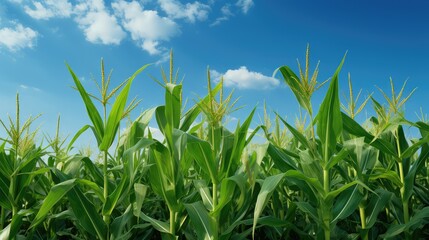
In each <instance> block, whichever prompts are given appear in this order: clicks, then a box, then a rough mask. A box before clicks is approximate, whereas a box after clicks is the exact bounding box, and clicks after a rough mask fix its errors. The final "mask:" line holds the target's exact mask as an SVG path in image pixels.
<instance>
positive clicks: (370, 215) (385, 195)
mask: <svg viewBox="0 0 429 240" xmlns="http://www.w3.org/2000/svg"><path fill="white" fill-rule="evenodd" d="M375 192H376V193H377V194H373V195H371V199H370V201H369V204H368V206H367V207H366V208H365V213H366V219H365V221H366V228H367V229H370V228H372V227H373V226H374V224H375V223H376V221H377V218H378V214H379V213H380V212H381V211H383V210H384V209H385V207H386V205H387V204H388V203H389V201H390V199H391V198H392V196H393V193H391V192H389V191H386V190H384V189H382V188H380V189H377V190H376V191H375Z"/></svg>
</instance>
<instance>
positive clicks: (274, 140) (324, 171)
mask: <svg viewBox="0 0 429 240" xmlns="http://www.w3.org/2000/svg"><path fill="white" fill-rule="evenodd" d="M343 62H344V59H343V60H342V61H341V62H340V64H339V66H338V68H337V69H336V71H335V72H334V74H333V76H332V78H331V80H330V83H329V87H328V89H327V92H326V94H325V97H324V99H323V101H322V103H321V105H320V107H319V110H318V112H317V113H315V112H313V111H314V109H313V104H314V103H313V102H312V95H313V93H314V92H315V91H316V90H317V89H318V87H320V85H321V84H318V83H317V76H318V72H319V68H318V65H317V66H316V69H315V71H314V73H313V74H312V75H310V73H309V70H310V69H309V68H310V67H309V63H310V60H309V47H307V52H306V61H305V66H304V67H301V65H300V63H299V62H298V71H299V72H298V74H295V73H294V72H293V70H292V69H291V68H289V67H288V66H282V67H280V68H279V69H278V70H276V72H277V71H280V73H281V76H282V77H283V80H284V81H285V83H286V84H287V85H288V86H289V87H290V88H291V90H292V93H293V94H294V95H295V97H296V98H297V100H298V104H299V105H300V112H299V116H298V117H297V118H296V121H295V124H291V123H290V122H289V121H287V120H285V119H287V118H283V117H281V116H280V115H279V114H277V113H276V114H275V118H274V119H273V120H271V119H270V116H269V115H270V114H269V112H268V110H267V109H268V107H267V106H266V105H264V113H263V114H264V117H263V121H262V123H261V125H259V126H256V127H255V128H254V129H253V130H251V128H252V126H253V125H252V124H254V123H253V122H254V115H255V114H257V111H256V109H253V110H251V111H250V113H249V115H247V117H246V118H245V119H243V121H239V122H238V123H237V125H236V127H235V128H233V129H230V128H227V127H226V125H227V124H226V123H225V121H226V118H227V116H228V115H229V114H230V113H231V112H233V111H234V110H236V109H237V108H236V107H235V105H236V103H237V100H233V97H232V93H233V91H231V92H230V93H229V94H225V89H224V87H223V79H222V78H221V80H220V81H219V83H217V84H216V85H214V86H212V81H211V79H210V71H209V70H208V71H207V86H208V87H207V90H208V91H207V94H206V96H204V97H201V98H199V99H197V100H196V101H195V104H193V105H192V106H190V107H186V106H184V104H183V101H182V99H183V93H182V88H183V81H181V82H178V72H175V71H174V68H173V52H171V55H170V69H169V72H165V71H164V70H162V71H161V77H162V81H158V80H157V79H156V78H154V77H153V79H155V81H157V82H158V83H159V84H160V85H161V87H162V90H163V91H164V96H165V98H164V103H163V104H161V105H159V106H156V107H153V108H150V109H146V110H143V111H142V112H141V113H140V115H138V117H137V118H136V119H134V120H132V119H131V118H130V117H129V113H130V112H131V111H132V110H134V109H135V108H136V106H137V104H138V103H139V101H137V100H136V99H134V100H131V101H130V103H129V104H128V105H127V101H128V95H129V92H130V89H131V84H132V82H133V81H134V79H135V77H136V76H137V75H138V74H139V73H140V72H141V71H143V70H144V69H145V68H146V67H147V65H145V66H143V67H142V68H140V69H139V70H137V71H136V72H135V73H134V74H133V75H132V76H131V77H130V78H129V79H127V80H125V81H124V82H121V83H119V84H118V85H117V87H115V88H113V90H111V91H109V86H110V82H111V76H112V74H111V73H110V74H109V75H107V76H106V75H105V73H104V62H103V61H102V62H101V82H96V85H97V88H98V89H99V91H100V95H95V94H90V93H88V92H87V91H86V89H85V88H84V86H83V85H82V83H81V82H80V81H79V79H78V78H77V77H76V75H75V73H74V72H73V70H72V69H71V68H70V67H69V66H68V65H67V68H68V70H69V72H70V74H71V76H72V79H73V82H74V85H75V87H74V89H75V90H77V92H78V93H79V95H80V97H81V99H82V100H83V103H84V106H85V108H86V112H87V115H88V117H89V119H90V124H88V125H85V126H83V127H82V128H81V129H80V130H79V131H77V132H76V133H75V134H74V135H72V137H70V138H68V137H65V138H64V137H62V135H61V133H60V117H58V120H57V126H56V131H55V135H54V136H48V135H46V136H45V138H44V139H45V140H46V141H45V140H43V141H42V143H41V144H40V145H38V142H37V138H36V136H37V135H36V133H37V130H36V131H33V130H32V123H33V122H34V121H35V119H37V118H38V116H37V117H35V118H33V117H30V118H29V119H28V120H27V121H26V122H24V123H23V124H22V123H21V119H20V105H19V96H18V95H17V110H16V112H17V113H16V118H15V119H12V118H11V117H9V118H8V120H9V124H6V123H5V122H3V121H2V120H1V121H0V123H1V124H2V126H3V127H4V128H5V130H6V136H5V137H2V136H0V139H1V141H2V143H1V144H0V163H1V164H0V238H1V239H91V238H96V239H124V240H125V239H221V240H226V239H249V238H251V237H253V239H379V238H383V239H412V238H415V239H426V238H428V236H429V231H428V230H427V228H426V226H427V224H428V221H429V197H428V196H429V181H428V179H429V177H428V176H429V171H428V167H429V161H428V159H429V144H428V142H429V125H428V123H427V121H426V120H427V119H426V117H425V115H424V114H423V113H422V114H421V115H422V117H421V119H420V121H417V122H412V121H409V120H408V119H407V118H406V117H405V116H406V115H405V110H404V105H405V103H406V101H408V100H409V99H410V96H411V95H412V93H413V92H414V90H412V91H411V93H410V94H409V95H406V96H405V95H404V94H405V91H404V87H405V84H404V86H403V87H402V88H401V89H400V90H399V92H398V93H397V92H396V91H395V88H394V85H393V81H391V91H392V93H391V96H388V94H386V93H385V92H383V91H381V94H382V96H383V97H384V99H383V100H384V102H383V101H380V100H378V99H376V98H375V97H374V95H373V94H370V95H369V96H368V97H366V98H365V99H363V100H361V101H359V99H360V98H359V97H360V95H361V91H359V92H358V93H357V96H355V95H354V92H353V89H352V81H351V78H350V75H349V79H348V83H349V94H348V97H347V99H346V102H345V103H344V104H342V103H341V102H340V98H339V86H340V83H341V81H340V79H339V73H340V70H341V68H342V65H343ZM324 83H325V82H323V83H322V85H323V84H324ZM404 96H405V97H404ZM94 100H95V101H94ZM96 101H97V102H99V107H96V104H95V102H96ZM359 102H360V103H359ZM368 103H372V105H373V108H374V113H375V115H374V116H371V117H369V118H368V119H367V120H366V122H365V123H364V124H360V123H359V122H358V120H357V119H359V118H357V117H356V116H357V114H359V113H361V112H363V111H364V110H365V109H366V107H367V105H368ZM341 109H342V110H343V111H344V112H341ZM301 110H302V112H301ZM126 117H128V121H127V123H126V126H125V127H121V125H122V123H123V122H125V121H124V120H123V119H124V118H126ZM152 120H154V121H152ZM153 123H155V124H156V125H157V128H158V129H159V131H160V132H161V134H162V138H161V139H159V138H155V137H154V134H153V131H154V129H153V128H152V127H149V126H150V124H153ZM408 128H410V129H412V131H414V132H418V133H417V134H413V136H412V137H409V136H407V129H408ZM119 129H124V130H123V131H119ZM87 130H91V131H92V133H93V134H94V137H95V140H96V143H97V149H95V150H94V149H91V151H73V149H74V148H75V144H76V143H77V140H78V139H79V137H80V136H81V134H82V133H84V132H85V131H87ZM259 130H263V134H264V135H265V138H266V139H267V142H266V143H263V144H259V143H256V142H253V141H252V139H253V137H254V136H255V135H256V134H257V132H258V131H259ZM97 151H98V152H97ZM91 152H92V153H94V152H97V153H99V156H100V157H98V158H97V157H96V158H92V156H91V155H93V154H90V153H91Z"/></svg>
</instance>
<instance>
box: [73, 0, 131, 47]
mask: <svg viewBox="0 0 429 240" xmlns="http://www.w3.org/2000/svg"><path fill="white" fill-rule="evenodd" d="M75 11H76V13H77V17H76V18H75V21H76V22H77V23H78V24H79V28H81V29H82V30H83V32H84V33H85V37H86V39H87V40H88V41H89V42H92V43H102V44H116V45H117V44H119V43H121V41H122V40H123V39H124V38H125V37H126V33H125V32H124V31H123V30H122V27H121V26H120V25H119V24H118V21H117V19H116V17H115V16H114V15H111V14H109V12H108V11H107V10H106V8H105V6H104V2H103V1H102V0H92V1H87V2H82V3H80V4H78V5H76V8H75Z"/></svg>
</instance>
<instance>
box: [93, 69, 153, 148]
mask: <svg viewBox="0 0 429 240" xmlns="http://www.w3.org/2000/svg"><path fill="white" fill-rule="evenodd" d="M148 66H149V64H147V65H144V66H143V67H141V68H140V69H139V70H137V71H136V72H135V73H134V74H133V75H132V76H131V77H130V78H129V79H128V80H127V81H128V82H127V84H126V85H125V86H124V88H123V89H122V90H121V92H120V93H119V95H118V96H117V97H116V99H115V102H114V103H113V106H112V109H111V110H110V113H109V117H108V118H107V123H106V129H105V134H104V136H103V141H102V142H101V145H100V146H99V148H100V150H101V151H107V150H108V149H109V148H110V146H111V145H112V143H113V141H114V139H115V136H116V133H117V132H118V127H119V123H120V121H121V119H122V118H123V115H124V110H125V106H126V104H127V99H128V93H129V91H130V88H131V84H132V83H133V80H134V78H135V77H136V76H137V75H138V74H139V73H140V72H142V71H143V70H144V69H145V68H147V67H148Z"/></svg>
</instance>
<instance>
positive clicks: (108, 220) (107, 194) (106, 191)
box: [103, 151, 110, 240]
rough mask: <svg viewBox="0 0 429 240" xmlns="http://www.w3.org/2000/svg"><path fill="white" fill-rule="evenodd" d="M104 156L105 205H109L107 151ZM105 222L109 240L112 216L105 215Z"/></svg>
mask: <svg viewBox="0 0 429 240" xmlns="http://www.w3.org/2000/svg"><path fill="white" fill-rule="evenodd" d="M103 153H104V154H103V155H104V165H103V173H104V194H103V196H104V204H106V203H107V198H108V197H109V189H108V187H109V179H108V176H107V151H104V152H103ZM103 220H104V222H105V223H106V227H107V234H106V235H107V236H106V239H107V240H109V235H110V233H109V222H110V215H104V214H103Z"/></svg>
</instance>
